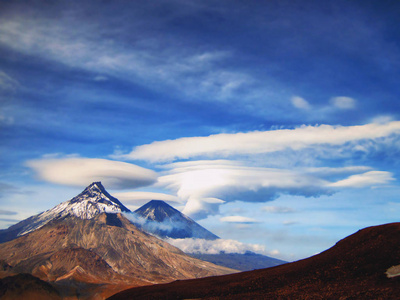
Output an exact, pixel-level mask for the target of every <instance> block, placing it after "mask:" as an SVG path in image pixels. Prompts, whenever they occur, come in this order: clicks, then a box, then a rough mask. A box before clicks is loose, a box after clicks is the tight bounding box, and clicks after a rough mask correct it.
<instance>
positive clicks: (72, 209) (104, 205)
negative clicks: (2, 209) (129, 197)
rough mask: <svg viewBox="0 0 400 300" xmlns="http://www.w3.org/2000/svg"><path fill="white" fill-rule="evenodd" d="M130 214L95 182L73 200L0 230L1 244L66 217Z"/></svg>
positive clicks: (83, 217)
mask: <svg viewBox="0 0 400 300" xmlns="http://www.w3.org/2000/svg"><path fill="white" fill-rule="evenodd" d="M103 212H108V213H117V212H130V210H129V209H128V208H126V207H125V206H124V205H123V204H122V203H121V202H120V201H119V200H118V199H117V198H114V197H112V196H111V195H110V194H109V193H108V192H107V191H106V189H105V188H104V186H103V185H102V184H101V182H93V183H92V184H90V185H89V186H88V187H86V188H85V190H84V191H83V192H82V193H80V194H79V195H78V196H76V197H74V198H72V199H71V200H68V201H65V202H62V203H60V204H59V205H57V206H55V207H53V208H52V209H49V210H47V211H45V212H42V213H40V214H38V215H35V216H32V217H30V218H28V219H26V220H23V221H21V222H19V223H17V224H15V225H13V226H11V227H10V228H8V229H5V230H0V243H1V242H6V241H10V240H13V239H15V238H17V237H19V236H22V235H24V234H27V233H29V232H31V231H34V230H36V229H39V228H41V227H43V226H44V225H46V224H47V223H48V222H50V221H52V220H57V219H60V218H62V217H65V216H75V217H78V218H80V219H92V218H94V217H95V216H97V215H98V214H100V213H103Z"/></svg>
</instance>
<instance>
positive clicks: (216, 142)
mask: <svg viewBox="0 0 400 300" xmlns="http://www.w3.org/2000/svg"><path fill="white" fill-rule="evenodd" d="M392 134H397V135H398V134H400V121H393V122H389V123H385V124H378V123H371V124H366V125H359V126H332V125H319V126H301V127H298V128H295V129H280V130H270V131H253V132H247V133H231V134H227V133H223V134H216V135H210V136H206V137H186V138H179V139H176V140H165V141H157V142H153V143H151V144H147V145H141V146H138V147H136V148H134V149H133V151H132V152H130V153H129V154H126V155H122V156H121V157H122V158H124V159H128V160H129V159H132V160H147V161H151V162H157V161H158V162H162V161H173V160H176V159H190V158H194V157H199V156H206V157H215V156H219V157H229V156H233V155H250V154H262V153H271V152H277V151H282V150H287V149H291V150H294V151H298V150H302V149H306V148H310V147H315V146H339V145H344V144H346V143H354V147H353V148H355V147H356V146H357V143H358V142H360V141H362V140H376V139H379V138H383V137H388V136H390V135H392Z"/></svg>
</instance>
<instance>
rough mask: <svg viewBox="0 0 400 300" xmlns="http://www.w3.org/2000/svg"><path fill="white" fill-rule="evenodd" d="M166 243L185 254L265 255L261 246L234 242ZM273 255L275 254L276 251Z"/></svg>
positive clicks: (170, 240)
mask: <svg viewBox="0 0 400 300" xmlns="http://www.w3.org/2000/svg"><path fill="white" fill-rule="evenodd" d="M166 241H167V242H168V243H169V244H171V245H173V246H175V247H177V248H179V249H181V250H182V251H183V252H186V253H204V254H219V253H221V252H225V253H240V254H244V253H246V252H247V251H252V252H255V253H261V254H267V251H266V249H265V247H264V246H262V245H257V244H244V243H241V242H238V241H235V240H224V239H217V240H204V239H166ZM274 253H275V254H276V251H275V252H274ZM268 254H269V253H268Z"/></svg>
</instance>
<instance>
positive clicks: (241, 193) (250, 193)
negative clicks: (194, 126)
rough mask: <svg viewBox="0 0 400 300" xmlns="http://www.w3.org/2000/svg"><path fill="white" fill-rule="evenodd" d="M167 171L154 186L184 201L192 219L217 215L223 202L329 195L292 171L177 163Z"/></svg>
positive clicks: (311, 178) (316, 181)
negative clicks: (169, 191) (281, 196)
mask: <svg viewBox="0 0 400 300" xmlns="http://www.w3.org/2000/svg"><path fill="white" fill-rule="evenodd" d="M168 167H169V168H170V170H168V171H166V172H164V174H163V175H162V176H160V177H159V180H158V185H161V186H162V187H165V188H167V189H169V190H172V191H173V192H175V193H176V194H177V196H178V197H179V198H181V199H183V200H185V201H187V202H186V206H185V209H184V210H183V212H184V213H185V214H188V215H189V216H191V217H192V218H194V219H200V218H204V217H206V216H207V215H209V214H217V213H218V208H219V205H220V204H222V203H223V202H224V201H227V202H229V201H246V202H267V201H271V200H274V199H276V198H277V197H278V196H279V195H280V194H292V195H302V196H306V197H317V196H319V195H323V194H325V195H326V194H328V195H329V194H331V193H332V191H331V189H329V188H327V187H326V186H327V185H328V184H329V183H330V182H329V181H326V180H322V179H320V178H318V177H315V176H312V175H309V174H306V173H304V172H297V171H294V170H282V169H272V168H258V167H247V166H244V165H242V164H240V163H238V162H233V161H223V160H217V161H198V162H197V161H194V162H180V163H176V164H170V165H168ZM221 199H222V200H224V201H222V200H221Z"/></svg>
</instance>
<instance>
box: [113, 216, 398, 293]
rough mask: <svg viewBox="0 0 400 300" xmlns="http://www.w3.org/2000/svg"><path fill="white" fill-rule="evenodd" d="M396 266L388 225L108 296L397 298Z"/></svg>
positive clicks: (393, 228) (394, 236)
mask: <svg viewBox="0 0 400 300" xmlns="http://www.w3.org/2000/svg"><path fill="white" fill-rule="evenodd" d="M398 265H400V223H392V224H386V225H381V226H375V227H369V228H366V229H363V230H360V231H358V232H357V233H355V234H353V235H351V236H349V237H347V238H345V239H343V240H341V241H339V242H338V243H337V244H336V245H335V246H333V247H332V248H330V249H328V250H326V251H324V252H322V253H320V254H318V255H315V256H313V257H310V258H307V259H304V260H300V261H297V262H293V263H288V264H285V265H281V266H277V267H274V268H268V269H263V270H256V271H249V272H243V273H237V274H232V275H225V276H216V277H208V278H202V279H194V280H184V281H175V282H173V283H169V284H160V285H153V286H145V287H139V288H134V289H130V290H126V291H123V292H120V293H118V294H116V295H114V296H112V297H110V298H109V299H110V300H111V299H112V300H122V299H123V300H126V299H399V298H400V276H398V275H400V267H399V266H398ZM396 266H397V267H396ZM388 270H389V271H388ZM389 277H390V278H389Z"/></svg>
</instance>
